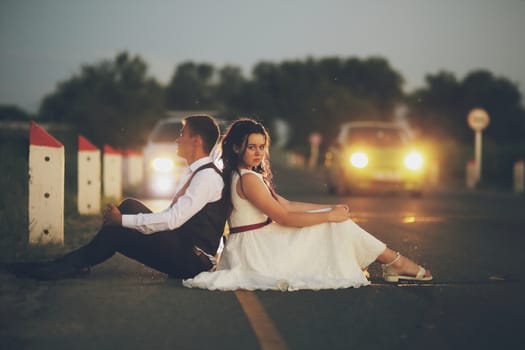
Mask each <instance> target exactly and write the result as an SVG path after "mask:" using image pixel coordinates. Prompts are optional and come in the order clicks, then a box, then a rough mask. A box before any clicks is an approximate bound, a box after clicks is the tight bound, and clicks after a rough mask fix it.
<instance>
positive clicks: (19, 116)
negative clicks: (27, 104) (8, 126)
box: [0, 105, 33, 121]
mask: <svg viewBox="0 0 525 350" xmlns="http://www.w3.org/2000/svg"><path fill="white" fill-rule="evenodd" d="M32 118H33V116H32V115H31V114H29V113H27V112H26V111H24V110H23V109H21V108H19V107H17V106H10V105H1V106H0V120H1V121H4V120H5V121H7V120H18V121H27V120H30V119H32Z"/></svg>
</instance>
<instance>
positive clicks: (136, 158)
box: [122, 150, 144, 188]
mask: <svg viewBox="0 0 525 350" xmlns="http://www.w3.org/2000/svg"><path fill="white" fill-rule="evenodd" d="M123 157H124V158H123V169H122V176H123V179H122V183H123V186H124V188H129V187H133V186H138V185H140V183H141V182H142V180H143V173H144V169H143V158H142V154H141V153H140V152H137V151H134V150H125V151H124V152H123Z"/></svg>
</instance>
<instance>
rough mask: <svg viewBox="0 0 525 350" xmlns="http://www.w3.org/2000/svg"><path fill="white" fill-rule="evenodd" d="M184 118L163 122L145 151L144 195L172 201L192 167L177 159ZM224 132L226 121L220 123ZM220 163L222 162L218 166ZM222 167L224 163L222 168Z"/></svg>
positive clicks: (214, 157) (149, 138)
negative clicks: (186, 171) (175, 191)
mask: <svg viewBox="0 0 525 350" xmlns="http://www.w3.org/2000/svg"><path fill="white" fill-rule="evenodd" d="M183 119H184V117H168V118H164V119H160V120H159V121H158V122H157V123H156V124H155V126H154V127H153V129H152V131H151V133H150V135H149V137H148V141H147V143H146V145H145V147H144V150H143V157H144V192H145V194H146V195H149V196H152V197H165V198H167V197H171V196H173V195H174V190H175V187H176V186H177V183H178V181H179V180H180V177H181V176H182V174H184V172H185V170H186V168H187V167H188V164H187V163H186V160H185V159H183V158H181V157H179V156H178V155H177V149H178V145H177V143H176V142H175V140H176V139H177V137H179V135H180V131H181V129H182V120H183ZM218 123H219V126H220V127H221V131H222V130H223V129H224V128H225V127H226V122H225V121H222V120H220V121H218ZM217 153H218V149H214V150H213V151H212V154H211V156H212V158H213V159H217V158H218V156H219V154H217ZM218 163H219V162H218ZM218 165H219V166H220V163H219V164H218Z"/></svg>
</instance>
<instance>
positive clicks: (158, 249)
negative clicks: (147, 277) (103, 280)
mask: <svg viewBox="0 0 525 350" xmlns="http://www.w3.org/2000/svg"><path fill="white" fill-rule="evenodd" d="M118 208H119V210H120V212H121V213H122V214H138V213H151V210H150V209H149V208H148V207H146V206H145V205H144V204H143V203H142V202H140V201H138V200H135V199H130V198H128V199H125V200H124V201H122V203H120V205H119V207H118ZM116 252H118V253H121V254H123V255H125V256H127V257H128V258H131V259H134V260H136V261H139V262H141V263H143V264H144V265H147V266H149V267H152V268H154V269H156V270H158V271H161V272H164V273H166V274H168V275H170V277H175V278H190V277H194V276H195V275H197V274H198V273H200V272H202V271H207V270H209V269H210V268H211V266H212V264H211V262H210V261H209V260H208V258H206V257H205V256H204V255H200V256H197V255H196V254H195V252H194V250H193V246H192V244H191V243H190V242H188V240H185V239H183V238H182V235H181V232H180V231H178V230H177V229H175V230H172V231H162V232H156V233H152V234H143V233H141V232H139V231H137V230H133V229H129V228H124V227H113V226H103V227H102V229H101V230H100V231H99V232H98V233H97V234H96V235H95V237H94V238H93V239H92V240H91V242H89V243H88V244H87V245H85V246H83V247H82V248H80V249H78V250H76V251H74V252H72V253H70V254H68V255H69V257H68V256H66V257H65V258H66V259H68V258H69V260H70V261H71V260H73V261H75V262H76V264H77V265H84V266H79V267H85V266H93V265H97V264H99V263H101V262H103V261H105V260H107V259H109V258H110V257H112V256H113V255H114V254H115V253H116Z"/></svg>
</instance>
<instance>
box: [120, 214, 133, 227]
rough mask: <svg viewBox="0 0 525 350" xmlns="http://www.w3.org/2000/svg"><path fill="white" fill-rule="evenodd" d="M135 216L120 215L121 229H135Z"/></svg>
mask: <svg viewBox="0 0 525 350" xmlns="http://www.w3.org/2000/svg"><path fill="white" fill-rule="evenodd" d="M135 216H136V215H129V214H127V215H122V227H127V228H135Z"/></svg>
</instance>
